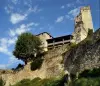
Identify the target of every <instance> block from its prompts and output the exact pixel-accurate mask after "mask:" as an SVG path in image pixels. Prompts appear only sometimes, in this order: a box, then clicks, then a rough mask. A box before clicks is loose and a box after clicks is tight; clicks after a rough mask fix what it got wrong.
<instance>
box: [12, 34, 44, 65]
mask: <svg viewBox="0 0 100 86" xmlns="http://www.w3.org/2000/svg"><path fill="white" fill-rule="evenodd" d="M40 45H41V41H40V39H39V38H38V37H37V36H35V35H32V34H31V33H23V34H21V35H20V36H19V37H18V40H17V41H16V45H15V50H14V52H13V54H14V56H15V57H16V58H18V59H21V60H23V61H24V62H25V63H27V61H29V60H31V59H34V58H35V57H36V55H37V54H39V53H41V50H42V49H41V47H40Z"/></svg>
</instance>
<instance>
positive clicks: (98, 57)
mask: <svg viewBox="0 0 100 86" xmlns="http://www.w3.org/2000/svg"><path fill="white" fill-rule="evenodd" d="M85 41H86V40H84V41H82V42H81V43H79V44H78V45H77V46H76V47H74V48H73V49H71V50H70V51H68V52H67V53H66V55H65V57H64V67H65V70H68V71H69V72H70V73H73V74H75V73H77V72H81V71H83V70H85V69H91V68H94V67H100V29H98V30H97V31H96V32H95V33H94V34H93V38H92V41H91V43H88V42H85Z"/></svg>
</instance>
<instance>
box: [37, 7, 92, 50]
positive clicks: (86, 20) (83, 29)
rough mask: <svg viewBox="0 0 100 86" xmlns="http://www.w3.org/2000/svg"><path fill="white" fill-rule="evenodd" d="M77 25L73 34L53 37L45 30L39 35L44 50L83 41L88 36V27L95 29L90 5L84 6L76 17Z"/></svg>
mask: <svg viewBox="0 0 100 86" xmlns="http://www.w3.org/2000/svg"><path fill="white" fill-rule="evenodd" d="M74 22H75V27H74V32H73V33H72V35H66V36H61V37H56V38H53V37H52V36H51V35H50V34H49V33H47V32H43V33H40V34H38V35H37V36H38V37H39V38H40V39H41V41H42V46H41V47H43V48H44V51H48V49H51V48H54V47H58V46H61V45H63V44H68V43H71V42H75V43H76V44H77V43H79V42H81V41H82V40H84V39H85V38H86V37H87V34H88V29H93V22H92V16H91V10H90V6H86V7H82V8H81V9H80V13H79V14H78V15H77V16H76V17H75V20H74Z"/></svg>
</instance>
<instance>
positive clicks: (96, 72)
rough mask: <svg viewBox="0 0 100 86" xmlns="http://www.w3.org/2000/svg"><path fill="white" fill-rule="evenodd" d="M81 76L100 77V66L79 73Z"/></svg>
mask: <svg viewBox="0 0 100 86" xmlns="http://www.w3.org/2000/svg"><path fill="white" fill-rule="evenodd" d="M79 76H80V77H100V68H94V69H92V70H84V71H83V72H82V73H80V75H79Z"/></svg>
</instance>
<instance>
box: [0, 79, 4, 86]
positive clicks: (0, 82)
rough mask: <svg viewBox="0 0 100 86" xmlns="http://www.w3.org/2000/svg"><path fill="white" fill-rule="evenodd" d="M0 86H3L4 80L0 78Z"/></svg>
mask: <svg viewBox="0 0 100 86" xmlns="http://www.w3.org/2000/svg"><path fill="white" fill-rule="evenodd" d="M0 86H4V81H3V80H2V78H0Z"/></svg>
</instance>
